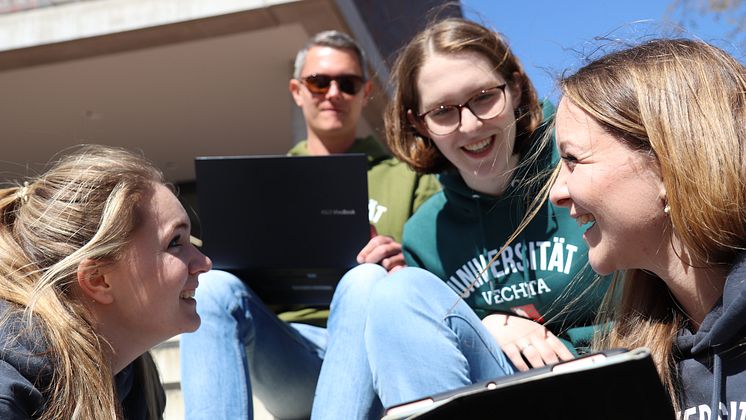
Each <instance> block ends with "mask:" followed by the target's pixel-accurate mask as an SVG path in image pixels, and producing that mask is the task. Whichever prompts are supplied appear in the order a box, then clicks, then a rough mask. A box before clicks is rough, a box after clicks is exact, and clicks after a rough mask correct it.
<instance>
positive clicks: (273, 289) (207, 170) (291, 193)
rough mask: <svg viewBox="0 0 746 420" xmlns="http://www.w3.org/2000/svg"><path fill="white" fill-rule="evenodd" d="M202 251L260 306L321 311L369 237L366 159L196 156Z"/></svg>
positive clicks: (349, 156)
mask: <svg viewBox="0 0 746 420" xmlns="http://www.w3.org/2000/svg"><path fill="white" fill-rule="evenodd" d="M195 165H196V173H197V200H198V204H199V218H200V225H201V227H202V230H201V239H202V243H203V249H202V251H203V252H204V253H205V254H206V255H208V256H209V257H210V258H211V259H212V262H213V267H214V268H215V269H220V270H226V271H229V272H232V273H234V274H236V275H237V276H239V277H240V278H241V279H243V280H244V281H245V282H246V283H247V284H248V285H249V286H250V287H251V288H252V290H254V292H256V293H257V294H258V295H259V296H260V297H261V298H262V299H263V301H264V302H265V303H267V304H278V305H311V306H324V305H328V304H329V302H330V301H331V297H332V294H333V293H334V288H335V286H336V284H337V283H338V282H339V279H340V278H341V276H342V275H343V274H344V273H345V272H346V271H347V270H349V269H350V268H352V267H353V266H355V265H356V264H357V262H356V259H355V257H356V256H357V253H358V252H359V251H360V250H361V249H362V248H363V246H365V244H366V243H367V242H368V240H369V238H370V225H369V223H368V182H367V167H368V166H367V159H366V157H365V155H363V154H345V155H331V156H222V157H198V158H196V160H195Z"/></svg>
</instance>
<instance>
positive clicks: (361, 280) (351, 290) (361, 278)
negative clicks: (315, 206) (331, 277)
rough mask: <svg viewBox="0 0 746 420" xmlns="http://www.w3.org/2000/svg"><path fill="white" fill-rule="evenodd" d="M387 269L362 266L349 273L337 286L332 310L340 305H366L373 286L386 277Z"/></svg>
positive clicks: (372, 265)
mask: <svg viewBox="0 0 746 420" xmlns="http://www.w3.org/2000/svg"><path fill="white" fill-rule="evenodd" d="M386 274H387V272H386V269H385V268H383V267H381V266H380V265H378V264H361V265H358V266H357V267H355V268H353V269H351V270H350V271H348V272H347V273H346V274H345V275H344V276H343V277H342V279H341V280H340V281H339V284H337V288H336V290H335V291H334V297H333V298H332V303H331V308H332V310H333V309H334V308H336V307H338V306H340V305H355V306H358V305H365V306H367V302H368V299H370V293H371V289H372V288H373V286H374V285H375V284H376V283H378V281H379V280H380V279H382V278H383V277H386Z"/></svg>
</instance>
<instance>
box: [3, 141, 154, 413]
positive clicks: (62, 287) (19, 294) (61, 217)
mask: <svg viewBox="0 0 746 420" xmlns="http://www.w3.org/2000/svg"><path fill="white" fill-rule="evenodd" d="M153 183H164V179H163V175H162V174H161V172H160V171H159V170H157V169H156V168H155V167H154V166H153V165H152V164H151V163H150V162H148V161H146V160H145V159H144V158H143V157H142V156H138V155H136V154H133V153H130V152H127V151H125V150H122V149H117V148H110V147H104V146H84V147H80V148H79V149H77V150H75V151H73V152H71V153H70V154H69V155H68V156H66V157H63V158H62V159H61V160H60V161H59V162H58V163H57V164H56V165H54V166H53V167H52V168H51V169H50V170H49V171H47V172H46V173H44V174H43V175H41V176H39V177H38V178H36V179H30V180H28V181H27V182H26V183H24V184H22V185H18V186H16V187H12V188H6V189H2V190H0V299H3V300H5V301H7V302H10V303H11V304H12V306H13V307H15V308H16V315H17V316H23V319H25V323H24V324H25V325H26V328H27V329H28V330H34V331H32V332H27V333H30V334H35V333H36V332H38V329H41V332H42V335H43V341H44V345H45V347H46V356H47V357H48V358H49V360H50V363H51V364H52V372H53V373H52V379H51V385H50V387H49V389H48V390H44V392H46V394H47V399H46V401H47V405H46V407H45V409H44V412H43V413H42V414H41V417H40V418H42V419H49V420H51V419H93V418H109V419H115V418H119V417H121V409H120V407H119V403H118V401H117V396H116V392H115V387H114V383H113V372H112V370H111V364H110V361H109V360H108V359H107V357H106V356H105V355H106V354H107V351H105V350H106V346H108V343H106V342H104V341H103V339H102V338H101V337H100V336H99V335H98V334H97V333H96V331H95V329H94V327H93V325H92V322H91V315H90V313H89V312H88V311H87V309H86V308H85V306H84V305H83V304H81V303H80V302H79V301H78V299H77V298H76V296H75V293H73V291H72V287H71V285H72V284H73V283H74V282H75V279H76V273H77V269H78V265H79V264H80V262H81V261H83V260H84V259H93V260H97V261H101V262H102V264H104V263H106V262H107V261H115V260H116V259H117V258H118V257H119V256H120V255H121V254H122V250H123V249H124V248H125V246H126V245H127V244H128V241H129V240H130V238H131V236H132V233H133V231H134V228H135V226H136V224H137V218H138V214H137V213H138V211H137V204H138V203H139V201H140V197H141V195H142V194H143V193H144V192H145V191H146V190H147V189H148V188H152V185H153ZM9 319H11V315H8V314H6V316H5V317H3V321H4V322H8V321H9ZM151 414H152V413H151Z"/></svg>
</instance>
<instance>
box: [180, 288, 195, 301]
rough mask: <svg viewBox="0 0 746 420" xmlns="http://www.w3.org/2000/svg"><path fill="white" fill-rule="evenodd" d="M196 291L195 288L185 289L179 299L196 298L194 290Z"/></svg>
mask: <svg viewBox="0 0 746 420" xmlns="http://www.w3.org/2000/svg"><path fill="white" fill-rule="evenodd" d="M195 291H196V290H195V289H192V290H184V291H183V292H181V294H180V295H179V299H194V292H195Z"/></svg>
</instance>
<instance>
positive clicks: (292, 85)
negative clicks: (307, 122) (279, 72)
mask: <svg viewBox="0 0 746 420" xmlns="http://www.w3.org/2000/svg"><path fill="white" fill-rule="evenodd" d="M288 90H289V91H290V94H291V95H293V100H294V101H295V104H296V105H298V106H303V98H302V97H301V96H300V81H298V79H290V82H289V83H288Z"/></svg>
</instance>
